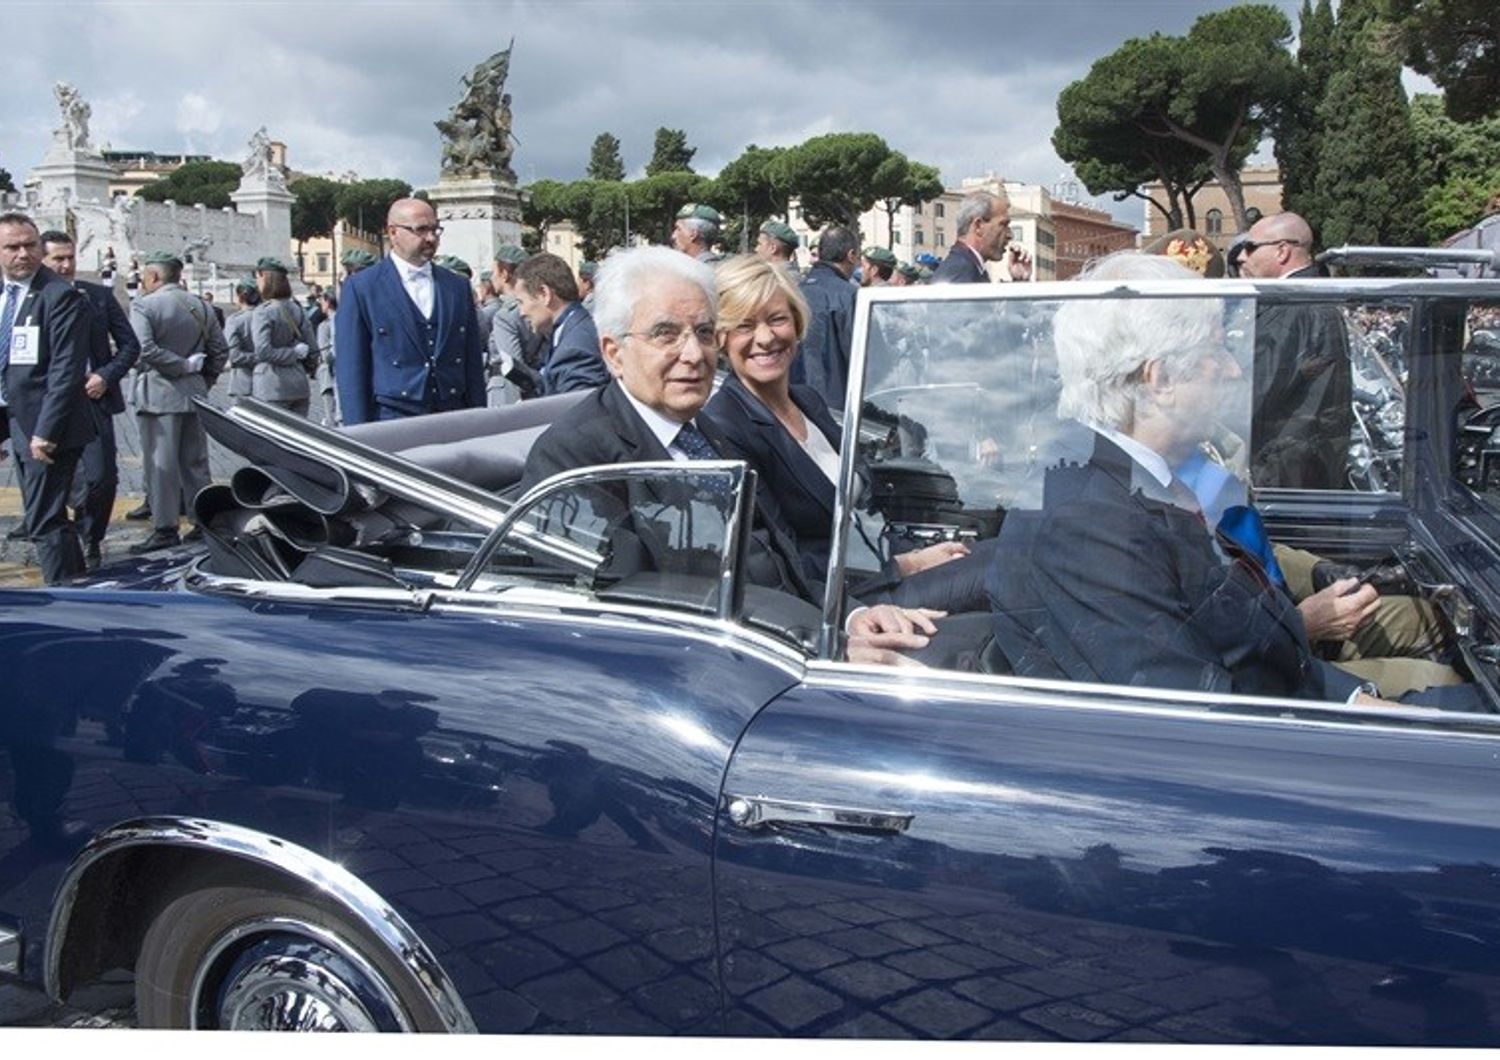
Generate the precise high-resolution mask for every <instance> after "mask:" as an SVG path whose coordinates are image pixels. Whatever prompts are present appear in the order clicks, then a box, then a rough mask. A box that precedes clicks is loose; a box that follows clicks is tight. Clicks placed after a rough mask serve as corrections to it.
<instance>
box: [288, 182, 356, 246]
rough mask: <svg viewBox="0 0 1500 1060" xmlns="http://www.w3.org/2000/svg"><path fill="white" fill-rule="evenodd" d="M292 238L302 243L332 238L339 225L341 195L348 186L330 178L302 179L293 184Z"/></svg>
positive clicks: (291, 188)
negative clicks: (335, 227) (319, 237)
mask: <svg viewBox="0 0 1500 1060" xmlns="http://www.w3.org/2000/svg"><path fill="white" fill-rule="evenodd" d="M290 190H291V193H292V194H293V195H294V196H296V198H295V199H293V200H292V238H293V239H295V240H296V241H297V242H299V243H301V242H304V241H306V240H309V239H315V238H317V237H318V236H326V235H330V234H332V232H333V226H334V225H335V224H336V223H337V222H338V218H339V212H338V201H339V193H340V192H342V191H343V190H344V186H343V185H342V184H340V183H339V182H338V181H336V180H329V179H327V178H326V177H302V178H301V179H299V180H296V181H293V182H292V184H291V186H290Z"/></svg>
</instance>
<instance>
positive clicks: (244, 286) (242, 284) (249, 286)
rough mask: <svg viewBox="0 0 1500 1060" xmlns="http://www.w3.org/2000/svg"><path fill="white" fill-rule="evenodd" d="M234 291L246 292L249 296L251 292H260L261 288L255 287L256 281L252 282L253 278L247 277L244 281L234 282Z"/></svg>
mask: <svg viewBox="0 0 1500 1060" xmlns="http://www.w3.org/2000/svg"><path fill="white" fill-rule="evenodd" d="M234 289H235V290H236V291H244V292H246V293H247V294H248V293H249V292H251V291H259V290H260V288H259V287H257V286H255V281H254V280H252V279H251V278H250V277H248V276H246V277H245V278H244V279H242V280H236V281H235V282H234Z"/></svg>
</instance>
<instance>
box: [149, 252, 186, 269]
mask: <svg viewBox="0 0 1500 1060" xmlns="http://www.w3.org/2000/svg"><path fill="white" fill-rule="evenodd" d="M141 264H142V265H175V266H176V267H177V268H179V269H180V268H182V259H181V258H179V257H178V256H177V254H176V252H174V251H171V250H153V251H152V252H151V253H149V254H147V255H146V256H145V258H143V259H142V260H141Z"/></svg>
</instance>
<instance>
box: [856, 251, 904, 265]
mask: <svg viewBox="0 0 1500 1060" xmlns="http://www.w3.org/2000/svg"><path fill="white" fill-rule="evenodd" d="M861 253H862V254H863V255H864V256H865V257H866V258H868V259H869V260H870V261H871V262H873V263H874V264H876V265H884V266H885V267H886V268H890V269H894V268H895V267H896V264H897V263H896V255H894V254H892V253H891V252H890V251H889V250H887V249H885V247H866V248H865V249H864V250H863V251H862V252H861Z"/></svg>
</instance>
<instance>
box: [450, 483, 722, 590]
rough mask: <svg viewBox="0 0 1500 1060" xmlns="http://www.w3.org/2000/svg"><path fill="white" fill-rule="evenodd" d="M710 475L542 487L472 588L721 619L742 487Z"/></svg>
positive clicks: (494, 550) (511, 521) (487, 557)
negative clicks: (540, 592) (554, 592)
mask: <svg viewBox="0 0 1500 1060" xmlns="http://www.w3.org/2000/svg"><path fill="white" fill-rule="evenodd" d="M712 467H713V466H712V465H710V467H709V468H707V469H705V468H700V467H699V466H696V465H687V464H681V465H659V466H653V467H652V468H650V469H646V470H642V469H630V468H601V469H596V470H593V471H590V472H588V473H587V474H586V475H584V476H583V477H581V478H580V477H572V478H569V479H566V480H563V481H559V482H557V483H555V484H553V485H551V486H548V487H546V488H545V489H544V492H542V493H541V494H540V495H538V496H535V497H533V498H532V499H531V500H529V501H526V502H525V504H524V505H523V506H522V507H521V508H520V510H518V511H516V512H513V513H512V515H511V517H510V519H509V522H508V523H507V525H506V527H504V528H503V529H502V531H501V532H499V534H498V536H497V539H496V540H495V542H494V546H493V548H492V549H491V550H490V551H489V552H488V554H487V555H485V556H484V557H483V560H482V566H481V567H480V568H479V569H478V571H477V572H476V574H475V576H474V578H473V583H472V588H474V589H476V590H478V591H486V592H503V591H506V590H509V589H515V588H522V587H541V588H549V589H558V590H564V591H568V592H572V593H578V594H580V595H584V596H587V597H591V598H595V599H600V600H610V601H616V602H624V603H640V604H646V605H651V606H662V607H669V608H674V609H681V610H687V611H693V612H699V613H706V614H714V613H716V612H718V611H719V609H720V606H721V601H722V600H723V595H722V594H723V592H724V572H725V569H726V565H727V562H726V561H727V555H728V552H729V550H730V548H731V546H730V541H731V535H732V533H733V523H734V520H735V513H736V510H737V509H736V506H737V503H738V493H739V487H740V477H739V473H738V472H736V471H731V470H725V469H717V470H715V469H712Z"/></svg>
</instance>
